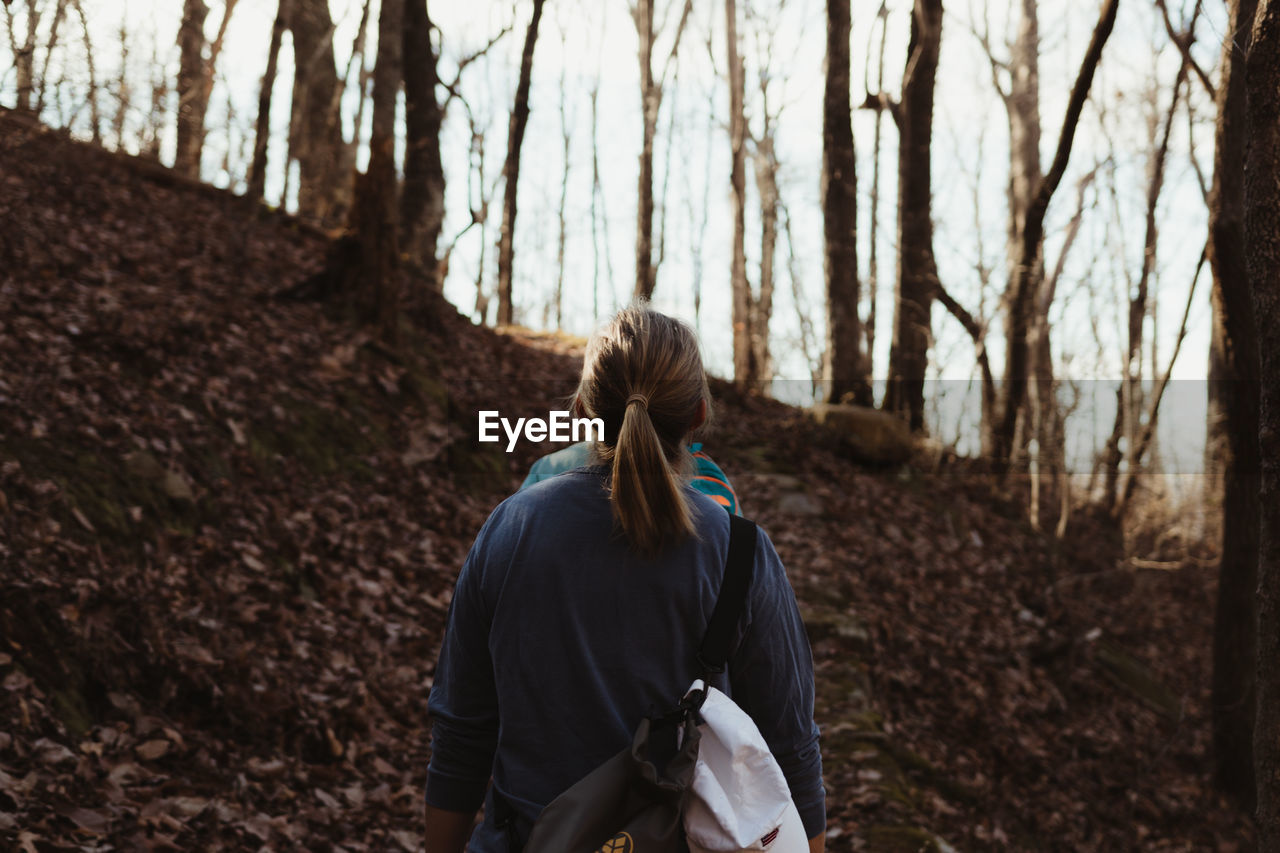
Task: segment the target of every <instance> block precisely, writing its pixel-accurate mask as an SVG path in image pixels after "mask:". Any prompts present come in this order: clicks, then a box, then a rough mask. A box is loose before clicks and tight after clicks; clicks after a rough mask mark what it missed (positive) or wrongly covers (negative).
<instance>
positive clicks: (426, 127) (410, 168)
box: [400, 0, 444, 292]
mask: <svg viewBox="0 0 1280 853" xmlns="http://www.w3.org/2000/svg"><path fill="white" fill-rule="evenodd" d="M431 29H432V26H431V17H430V14H429V12H428V7H427V4H426V2H425V0H408V2H407V3H406V5H405V27H404V63H405V66H404V102H405V155H404V194H403V195H402V196H401V198H400V245H401V248H402V250H403V251H404V254H405V256H406V257H407V258H408V259H409V260H410V262H412V263H415V264H417V265H418V266H420V267H421V268H422V269H423V270H425V271H426V273H427V278H428V280H429V281H430V282H431V284H430V286H431V287H432V289H434V290H435V291H436V292H440V291H441V290H442V289H443V286H444V282H443V281H442V280H441V276H440V269H439V263H438V261H437V258H436V250H437V244H438V243H439V241H440V229H441V227H442V226H443V225H444V164H443V162H442V161H441V158H440V124H441V122H442V121H443V120H444V108H443V107H442V106H441V104H440V101H439V100H438V99H437V98H436V86H437V84H438V83H439V80H440V78H439V75H438V73H437V71H436V55H435V48H433V47H432V45H431Z"/></svg>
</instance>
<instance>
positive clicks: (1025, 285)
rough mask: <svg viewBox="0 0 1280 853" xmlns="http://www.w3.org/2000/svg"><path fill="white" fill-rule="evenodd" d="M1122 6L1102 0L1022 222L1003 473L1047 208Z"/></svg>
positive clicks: (996, 455) (1001, 429)
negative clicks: (1048, 158)
mask: <svg viewBox="0 0 1280 853" xmlns="http://www.w3.org/2000/svg"><path fill="white" fill-rule="evenodd" d="M1118 6H1119V0H1105V2H1104V3H1103V7H1102V11H1101V14H1100V16H1099V18H1098V23H1097V25H1096V26H1095V27H1094V30H1093V35H1092V36H1091V38H1090V40H1089V47H1088V48H1087V49H1086V50H1085V55H1084V59H1083V60H1082V62H1081V65H1080V71H1079V73H1078V74H1077V76H1076V80H1075V83H1074V85H1073V86H1072V88H1071V96H1070V98H1069V100H1068V102H1067V110H1066V116H1065V117H1064V119H1063V122H1062V131H1061V133H1060V134H1059V136H1058V145H1057V148H1056V150H1055V152H1054V157H1053V163H1052V165H1051V166H1050V168H1049V172H1048V174H1046V175H1045V176H1044V177H1043V178H1042V179H1041V180H1040V182H1039V184H1038V186H1037V190H1036V193H1035V195H1034V196H1033V198H1032V201H1031V204H1030V205H1029V206H1028V208H1027V215H1026V217H1025V219H1024V221H1023V227H1022V251H1021V254H1020V257H1019V261H1018V264H1017V266H1016V267H1015V271H1016V273H1017V274H1016V277H1015V279H1014V284H1013V288H1012V291H1011V293H1010V294H1009V302H1008V307H1007V310H1008V311H1009V312H1010V316H1011V317H1012V318H1013V320H1012V322H1011V324H1010V328H1009V334H1008V341H1007V345H1008V350H1009V352H1008V355H1007V356H1006V362H1005V381H1004V395H1003V405H1002V406H1001V407H1000V412H999V420H998V422H996V423H995V431H994V434H993V436H992V440H991V446H992V455H993V459H994V465H995V468H996V470H997V471H998V472H1003V471H1005V470H1007V469H1008V465H1009V461H1010V457H1011V455H1012V452H1013V445H1014V433H1015V431H1016V427H1017V421H1018V414H1019V412H1020V410H1021V407H1022V403H1023V400H1024V399H1025V397H1026V390H1027V376H1028V369H1027V368H1028V357H1029V347H1028V335H1027V332H1028V328H1027V327H1028V316H1027V314H1028V312H1027V306H1026V303H1027V300H1028V299H1030V298H1031V295H1032V293H1033V285H1034V284H1035V283H1036V270H1037V269H1038V265H1039V263H1040V261H1039V259H1040V257H1041V251H1042V247H1041V241H1042V240H1043V238H1044V217H1045V213H1046V212H1047V211H1048V208H1049V201H1050V200H1051V199H1052V198H1053V194H1054V193H1055V192H1056V191H1057V189H1058V185H1059V184H1060V183H1061V182H1062V176H1063V174H1064V173H1065V172H1066V168H1067V161H1068V160H1069V159H1070V157H1071V147H1072V144H1073V143H1074V141H1075V133H1076V128H1077V126H1078V125H1079V123H1080V112H1081V110H1083V109H1084V102H1085V99H1086V98H1088V96H1089V88H1090V86H1092V84H1093V75H1094V72H1095V71H1096V70H1097V68H1098V62H1099V61H1100V60H1101V59H1102V49H1103V47H1104V46H1105V45H1106V43H1107V39H1108V38H1110V36H1111V31H1112V30H1113V29H1114V27H1115V22H1116V12H1117V10H1118Z"/></svg>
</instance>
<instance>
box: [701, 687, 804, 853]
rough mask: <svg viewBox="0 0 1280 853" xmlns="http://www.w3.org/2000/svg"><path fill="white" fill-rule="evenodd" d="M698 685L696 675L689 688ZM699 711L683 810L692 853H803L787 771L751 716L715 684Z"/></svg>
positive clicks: (799, 825)
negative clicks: (694, 759) (696, 743)
mask: <svg viewBox="0 0 1280 853" xmlns="http://www.w3.org/2000/svg"><path fill="white" fill-rule="evenodd" d="M703 687H704V684H703V681H702V680H701V679H698V680H697V681H695V682H694V683H693V686H692V687H690V688H689V692H690V693H692V692H694V691H695V690H702V689H703ZM699 713H700V714H701V715H702V719H703V720H704V721H705V722H704V724H703V725H700V726H698V729H699V731H700V732H701V736H702V737H701V741H700V743H699V747H698V763H697V766H696V767H695V768H694V771H693V785H692V788H693V797H692V798H691V799H690V801H689V803H688V804H687V805H686V807H685V810H684V829H685V835H686V837H687V839H688V842H689V849H690V850H691V851H692V853H731V852H732V851H740V850H768V851H770V853H808V850H809V841H808V839H807V838H806V837H805V832H804V825H803V824H802V823H801V822H800V813H799V812H798V811H796V805H795V802H794V801H793V800H792V799H791V790H790V788H789V787H788V786H787V780H786V777H784V776H783V775H782V768H780V767H779V766H778V762H777V759H775V758H774V757H773V753H771V752H770V751H769V746H768V745H767V744H766V743H765V741H764V737H762V736H761V734H760V730H759V729H758V728H756V724H755V722H753V721H752V719H751V717H749V716H747V714H746V712H745V711H743V710H742V709H741V708H739V707H738V706H737V705H736V704H735V703H734V701H733V700H732V699H730V698H729V697H728V696H726V695H724V694H723V693H721V692H720V691H719V690H717V689H715V688H714V687H710V688H707V696H706V699H705V700H704V701H703V703H702V707H701V708H700V709H699Z"/></svg>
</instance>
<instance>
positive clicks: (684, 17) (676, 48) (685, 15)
mask: <svg viewBox="0 0 1280 853" xmlns="http://www.w3.org/2000/svg"><path fill="white" fill-rule="evenodd" d="M692 12H693V0H685V4H684V11H683V12H681V13H680V23H678V24H676V35H675V40H674V41H673V42H672V43H671V52H670V53H668V54H667V61H666V62H664V63H663V65H662V76H661V77H659V78H658V89H659V90H661V89H663V88H664V87H666V85H667V74H668V73H670V71H671V63H672V62H673V61H675V58H676V54H677V53H679V52H680V38H681V36H683V35H684V27H685V24H687V23H688V22H689V15H690V13H692Z"/></svg>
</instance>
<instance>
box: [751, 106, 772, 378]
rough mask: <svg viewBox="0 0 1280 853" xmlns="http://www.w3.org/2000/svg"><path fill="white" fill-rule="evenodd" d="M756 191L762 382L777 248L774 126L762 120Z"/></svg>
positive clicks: (768, 370)
mask: <svg viewBox="0 0 1280 853" xmlns="http://www.w3.org/2000/svg"><path fill="white" fill-rule="evenodd" d="M754 161H755V175H756V190H757V192H759V194H760V296H759V298H758V299H756V300H755V310H754V312H753V313H752V316H751V333H752V341H751V346H752V348H753V349H754V356H753V358H754V359H755V364H756V370H757V372H758V374H759V377H760V378H761V379H763V380H765V381H768V380H770V379H772V378H773V356H772V353H771V352H770V349H769V321H770V319H771V318H772V316H773V286H774V259H775V256H776V255H777V248H778V157H777V155H776V154H775V152H774V148H773V127H772V124H771V123H770V122H769V121H767V120H766V121H765V128H764V133H763V134H762V138H761V140H760V141H759V142H758V143H756V152H755V157H754Z"/></svg>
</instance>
